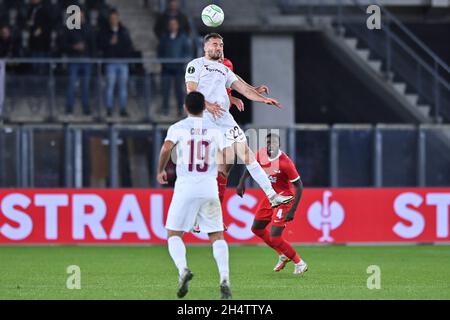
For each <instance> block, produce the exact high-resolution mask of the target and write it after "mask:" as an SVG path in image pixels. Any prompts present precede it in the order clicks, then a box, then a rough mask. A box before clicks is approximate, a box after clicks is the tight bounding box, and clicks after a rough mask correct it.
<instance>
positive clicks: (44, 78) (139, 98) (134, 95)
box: [0, 58, 191, 123]
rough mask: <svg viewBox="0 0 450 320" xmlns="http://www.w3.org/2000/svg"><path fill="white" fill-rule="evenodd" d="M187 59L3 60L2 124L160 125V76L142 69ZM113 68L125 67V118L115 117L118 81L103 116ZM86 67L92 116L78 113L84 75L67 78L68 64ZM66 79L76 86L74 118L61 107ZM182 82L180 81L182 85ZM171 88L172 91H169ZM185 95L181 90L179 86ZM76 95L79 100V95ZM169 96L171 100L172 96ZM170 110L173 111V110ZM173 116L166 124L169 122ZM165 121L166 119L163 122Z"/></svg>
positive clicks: (66, 83) (80, 109)
mask: <svg viewBox="0 0 450 320" xmlns="http://www.w3.org/2000/svg"><path fill="white" fill-rule="evenodd" d="M190 60H191V59H151V60H147V59H145V60H144V59H63V58H61V59H5V60H3V61H4V62H5V64H6V69H7V71H6V80H5V92H6V94H5V102H4V108H3V113H2V114H0V121H1V119H4V120H5V121H10V122H16V123H17V122H19V123H20V122H27V123H29V122H50V123H74V122H75V123H78V122H81V123H86V122H87V123H89V122H101V123H104V122H119V121H120V122H126V123H127V122H128V123H142V122H144V123H148V122H153V121H160V120H161V119H160V118H156V119H155V116H156V117H158V116H159V114H160V109H159V106H160V105H161V99H162V98H161V97H162V93H161V86H162V85H161V77H162V76H163V74H162V73H161V72H159V71H149V72H147V71H146V70H144V67H143V65H144V63H146V65H153V66H154V68H152V70H158V69H160V66H161V65H163V64H164V65H173V64H182V65H183V67H182V69H183V72H182V73H181V75H180V76H181V77H184V67H185V64H186V63H188V62H189V61H190ZM111 64H123V65H126V66H128V70H129V78H128V80H127V84H126V88H127V93H128V99H127V111H128V113H129V117H125V118H124V117H120V116H119V115H118V109H119V107H117V105H118V100H119V94H118V92H117V91H118V88H117V85H118V83H117V82H118V80H117V82H116V86H115V89H116V90H115V91H114V96H115V99H114V102H115V105H116V108H115V112H114V113H113V114H112V115H108V114H107V112H106V105H105V101H106V90H107V87H108V81H107V74H106V70H107V68H108V66H109V65H111ZM75 65H78V66H86V65H88V66H89V70H90V76H88V80H87V83H88V84H87V85H88V91H89V107H90V110H89V111H90V114H88V115H86V114H84V113H83V112H82V107H81V100H82V99H81V98H82V97H81V95H82V90H81V89H82V88H81V86H82V85H83V84H84V83H83V80H84V79H83V76H82V75H79V76H78V77H77V79H76V80H74V79H71V78H70V76H69V71H70V68H71V66H75ZM70 81H76V83H73V85H75V86H76V87H80V88H76V91H75V92H76V95H75V97H76V99H75V101H76V105H75V110H74V113H73V114H72V115H69V114H67V112H66V110H65V106H66V105H67V99H68V88H69V84H70ZM183 82H184V81H182V83H183ZM173 90H174V89H173V87H172V93H173V92H174V91H173ZM182 90H183V92H184V86H183V87H182ZM78 96H79V97H78ZM171 96H174V94H172V95H171ZM172 111H173V110H172ZM175 119H176V117H175V118H173V117H172V118H170V119H166V120H170V121H173V120H175ZM163 120H164V119H163Z"/></svg>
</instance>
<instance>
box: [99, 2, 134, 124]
mask: <svg viewBox="0 0 450 320" xmlns="http://www.w3.org/2000/svg"><path fill="white" fill-rule="evenodd" d="M100 47H101V50H102V52H103V57H104V58H107V59H114V58H119V59H125V58H130V57H131V56H132V54H133V44H132V42H131V37H130V34H129V32H128V29H127V28H126V27H124V26H123V25H122V23H121V22H120V17H119V13H118V12H117V10H115V9H112V10H111V12H110V14H109V27H108V29H106V30H104V31H102V32H101V34H100ZM128 75H129V66H128V64H126V63H122V62H117V63H115V62H114V63H107V64H106V108H107V112H108V116H111V115H112V110H113V104H114V88H115V85H116V82H117V83H118V86H119V104H120V115H121V116H128V114H127V111H126V107H127V100H128V89H127V86H128Z"/></svg>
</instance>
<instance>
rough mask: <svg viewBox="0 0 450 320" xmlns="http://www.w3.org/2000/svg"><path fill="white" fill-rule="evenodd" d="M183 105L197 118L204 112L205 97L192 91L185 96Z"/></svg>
mask: <svg viewBox="0 0 450 320" xmlns="http://www.w3.org/2000/svg"><path fill="white" fill-rule="evenodd" d="M184 104H185V105H186V109H187V111H188V112H189V113H190V114H192V115H194V116H198V115H200V114H202V112H203V111H204V110H205V96H204V95H203V94H201V93H200V92H197V91H193V92H191V93H189V94H188V95H187V96H186V99H185V100H184Z"/></svg>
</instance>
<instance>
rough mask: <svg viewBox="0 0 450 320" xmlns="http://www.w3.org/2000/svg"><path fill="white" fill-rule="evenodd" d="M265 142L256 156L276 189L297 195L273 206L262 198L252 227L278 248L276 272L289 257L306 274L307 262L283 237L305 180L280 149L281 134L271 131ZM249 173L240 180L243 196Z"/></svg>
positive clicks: (298, 271) (286, 193)
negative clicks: (292, 199)
mask: <svg viewBox="0 0 450 320" xmlns="http://www.w3.org/2000/svg"><path fill="white" fill-rule="evenodd" d="M266 143H267V148H262V149H260V150H259V151H258V153H257V155H256V160H257V161H258V162H259V164H260V165H261V167H262V168H263V169H264V171H265V172H266V173H267V174H268V175H269V179H270V181H271V182H272V187H273V188H274V190H275V191H276V192H277V193H280V194H282V195H284V196H286V195H295V200H294V201H293V202H291V203H288V204H285V205H281V206H280V207H278V208H275V209H273V208H272V206H271V205H270V203H269V201H268V200H267V199H263V200H262V201H261V203H260V204H259V206H258V209H257V211H256V215H255V220H254V221H253V226H252V231H253V233H254V234H255V235H257V236H258V237H260V238H261V239H262V240H264V242H265V243H267V244H268V245H269V246H270V247H272V248H273V249H274V250H275V251H277V253H278V255H279V259H278V263H277V264H276V266H275V268H274V269H273V270H274V271H275V272H278V271H280V270H282V269H283V268H284V267H285V266H286V264H287V263H288V262H289V261H293V262H294V263H295V269H294V274H297V275H303V274H304V273H305V272H306V271H307V270H308V265H307V264H306V262H305V261H303V260H302V259H301V257H300V256H299V255H298V253H297V252H296V251H295V249H294V248H293V247H292V246H291V245H290V244H289V243H288V242H287V241H286V240H284V239H283V238H282V234H283V231H284V229H285V227H286V223H288V222H289V221H292V220H294V218H295V212H296V210H297V207H298V204H299V203H300V199H301V197H302V192H303V184H302V181H301V179H300V175H299V174H298V172H297V169H296V168H295V165H294V163H293V162H292V160H291V159H289V157H288V156H287V155H286V154H285V153H284V152H282V151H281V150H280V137H279V136H278V135H277V134H273V133H270V134H268V135H267V137H266ZM249 176H250V174H249V173H248V172H247V171H245V172H244V174H243V175H242V177H241V180H240V181H239V185H238V187H237V194H238V195H239V196H241V197H242V196H243V195H244V193H245V180H246V179H247V178H248V177H249ZM270 223H272V226H271V229H270V233H269V232H268V231H267V229H266V228H267V226H268V225H269V224H270Z"/></svg>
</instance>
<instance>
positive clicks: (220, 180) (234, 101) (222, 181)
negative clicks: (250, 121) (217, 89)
mask: <svg viewBox="0 0 450 320" xmlns="http://www.w3.org/2000/svg"><path fill="white" fill-rule="evenodd" d="M219 62H220V63H222V64H224V65H225V66H227V67H228V69H230V70H231V71H233V72H234V65H233V62H231V60H230V59H228V58H225V57H223V56H222V58H221V59H220V60H219ZM236 76H237V77H238V79H239V81H241V82H243V83H244V84H245V85H247V86H249V87H252V88H253V89H255V90H256V91H258V93H261V94H262V93H267V94H269V88H268V87H267V86H266V85H260V86H258V87H253V86H252V85H250V84H248V83H247V82H245V81H244V80H243V79H242V78H241V77H239V76H238V75H236ZM227 92H228V96H229V97H230V104H231V106H233V105H234V106H236V108H237V109H238V110H239V111H241V112H242V111H244V110H245V106H244V102H243V101H242V100H241V99H239V98H237V97H233V96H232V95H231V89H227ZM231 106H230V107H231ZM232 168H233V164H227V165H226V167H225V171H219V174H218V175H217V185H218V187H219V199H220V202H221V203H223V199H224V196H225V191H226V189H227V184H228V176H229V174H230V172H231V169H232Z"/></svg>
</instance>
